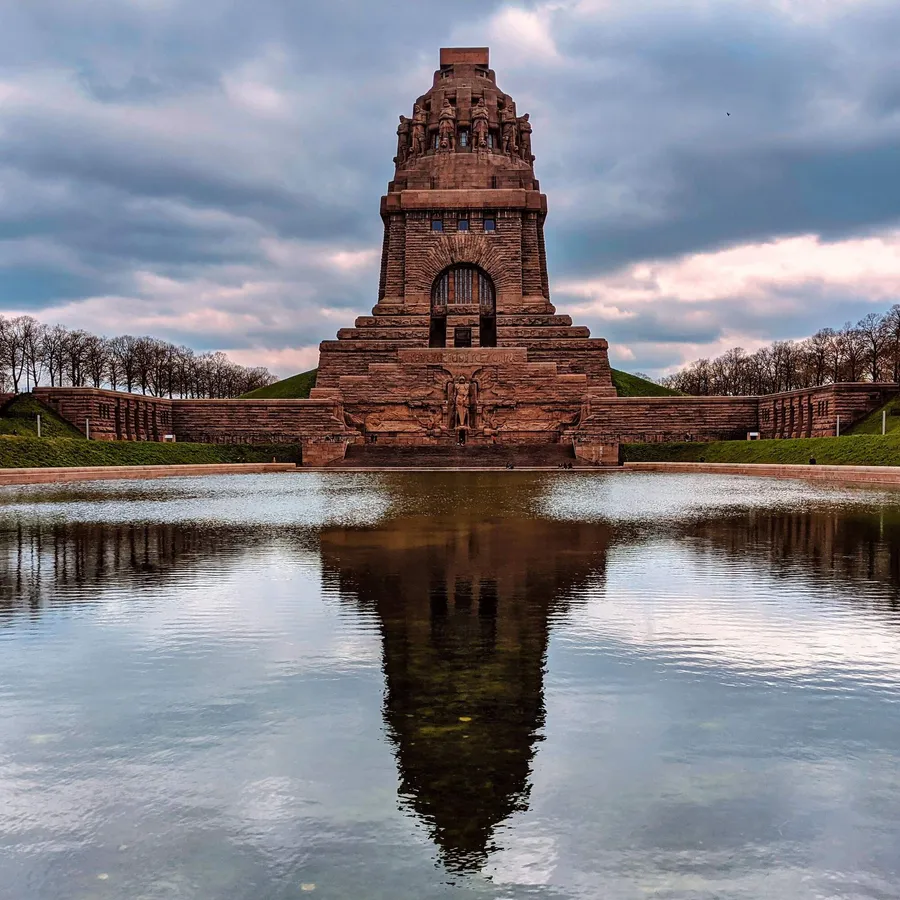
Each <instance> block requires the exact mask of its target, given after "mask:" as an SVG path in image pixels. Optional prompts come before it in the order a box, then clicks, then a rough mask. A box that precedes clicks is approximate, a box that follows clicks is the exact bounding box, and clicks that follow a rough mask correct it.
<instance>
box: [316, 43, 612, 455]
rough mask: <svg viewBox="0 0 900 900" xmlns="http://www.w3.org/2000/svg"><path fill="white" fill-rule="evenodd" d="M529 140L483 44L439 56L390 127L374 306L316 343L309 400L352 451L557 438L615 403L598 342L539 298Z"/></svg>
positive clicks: (539, 236) (537, 220)
mask: <svg viewBox="0 0 900 900" xmlns="http://www.w3.org/2000/svg"><path fill="white" fill-rule="evenodd" d="M531 136H532V125H531V122H530V118H529V116H528V114H524V115H521V116H520V115H517V111H516V106H515V102H514V100H513V99H512V97H510V96H509V95H508V94H505V93H503V92H502V91H501V90H500V89H499V88H498V87H497V82H496V76H495V74H494V71H493V70H492V69H491V68H490V60H489V54H488V50H487V48H450V49H443V50H441V57H440V68H439V69H438V70H437V71H436V72H435V74H434V81H433V84H432V87H431V89H430V90H429V91H427V92H426V93H425V94H423V95H422V96H421V97H418V98H417V99H416V101H415V103H414V104H413V106H412V116H411V117H407V116H401V118H400V125H399V127H398V129H397V140H398V147H397V155H396V157H395V159H394V162H395V171H394V178H393V180H392V181H391V182H390V184H389V185H388V190H387V194H386V195H385V196H384V197H382V200H381V218H382V220H383V222H384V243H383V250H382V258H381V276H380V283H379V290H378V303H377V304H376V306H375V307H374V309H373V310H372V315H370V316H362V317H360V318H359V319H357V321H356V324H355V327H353V328H343V329H341V331H340V332H339V333H338V335H337V340H334V341H324V342H323V343H322V344H321V347H320V362H319V374H318V380H317V387H316V388H315V390H314V392H313V394H312V397H313V398H321V399H325V398H333V399H335V400H339V401H340V402H341V403H342V404H343V409H344V414H345V422H346V424H347V425H348V427H350V428H353V429H354V430H355V431H356V432H358V434H359V437H360V440H362V441H369V442H374V441H377V442H378V444H379V445H380V446H383V445H384V444H386V443H387V444H390V443H396V444H407V445H408V444H423V445H433V444H453V443H456V442H457V441H458V440H459V432H460V431H464V432H465V441H466V443H467V444H472V443H475V444H478V443H490V444H496V443H504V442H506V443H517V444H530V443H547V442H551V443H560V442H565V443H568V442H570V441H571V437H572V430H573V428H574V427H575V426H577V424H578V422H579V420H580V417H581V416H582V413H583V411H585V410H588V409H589V408H590V403H591V401H592V400H594V401H596V400H599V399H601V398H608V397H614V396H615V391H614V389H613V386H612V382H611V380H610V370H609V362H608V359H607V343H606V341H605V340H602V339H597V338H591V337H590V333H589V331H588V329H587V328H584V327H579V326H573V325H572V320H571V319H570V318H569V316H566V315H560V314H558V313H557V312H556V310H555V309H554V307H553V304H552V303H551V302H550V291H549V278H548V275H547V259H546V252H545V249H544V222H545V219H546V217H547V198H546V196H545V195H544V194H542V193H541V192H540V185H539V183H538V180H537V178H536V177H535V174H534V168H533V163H534V156H533V155H532V144H531Z"/></svg>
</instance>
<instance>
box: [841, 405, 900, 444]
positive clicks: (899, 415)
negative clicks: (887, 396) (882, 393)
mask: <svg viewBox="0 0 900 900" xmlns="http://www.w3.org/2000/svg"><path fill="white" fill-rule="evenodd" d="M882 412H887V421H886V422H885V424H886V426H887V427H886V433H887V434H897V433H900V397H894V398H893V399H892V400H888V402H887V403H885V404H884V406H879V407H878V409H876V410H874V411H873V412H870V413H869V415H867V416H866V417H865V418H863V419H860V421H859V422H857V423H856V424H855V425H853V426H851V427H850V428H847V429H846V431H844V429H841V430H842V431H844V433H845V434H879V435H880V434H881V413H882Z"/></svg>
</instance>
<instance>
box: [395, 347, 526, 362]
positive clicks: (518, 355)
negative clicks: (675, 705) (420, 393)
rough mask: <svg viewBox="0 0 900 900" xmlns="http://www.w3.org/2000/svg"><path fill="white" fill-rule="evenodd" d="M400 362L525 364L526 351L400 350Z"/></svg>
mask: <svg viewBox="0 0 900 900" xmlns="http://www.w3.org/2000/svg"><path fill="white" fill-rule="evenodd" d="M398 352H399V355H400V362H401V363H407V364H410V365H426V366H440V365H445V364H447V365H457V366H466V365H480V364H488V365H489V364H493V365H507V364H509V363H525V362H527V361H528V351H527V350H526V349H525V348H524V347H504V348H503V349H495V348H493V347H472V348H471V349H466V350H452V349H451V350H445V349H443V348H439V347H436V348H433V349H428V350H400V351H398Z"/></svg>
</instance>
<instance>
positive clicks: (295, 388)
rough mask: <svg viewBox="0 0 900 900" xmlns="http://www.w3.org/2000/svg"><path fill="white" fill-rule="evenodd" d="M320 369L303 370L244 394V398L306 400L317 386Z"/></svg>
mask: <svg viewBox="0 0 900 900" xmlns="http://www.w3.org/2000/svg"><path fill="white" fill-rule="evenodd" d="M318 371H319V370H318V369H311V370H310V371H309V372H301V373H300V374H299V375H291V377H290V378H284V379H282V380H281V381H276V382H275V384H270V385H267V386H266V387H261V388H257V389H256V390H255V391H250V392H249V393H248V394H244V395H243V396H242V397H241V399H242V400H305V399H306V398H307V397H308V396H309V392H310V391H311V390H312V389H313V388H314V387H315V386H316V373H317V372H318Z"/></svg>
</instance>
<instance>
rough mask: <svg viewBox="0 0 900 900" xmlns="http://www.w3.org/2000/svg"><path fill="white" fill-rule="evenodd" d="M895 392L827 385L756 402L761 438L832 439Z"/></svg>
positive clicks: (860, 384)
mask: <svg viewBox="0 0 900 900" xmlns="http://www.w3.org/2000/svg"><path fill="white" fill-rule="evenodd" d="M897 391H898V386H897V385H896V384H890V383H880V384H874V383H865V382H855V383H846V384H828V385H823V386H822V387H818V388H811V389H806V390H800V391H786V392H785V393H782V394H770V395H769V396H766V397H760V399H759V420H760V422H759V424H760V437H763V438H792V437H833V436H834V435H835V434H836V433H837V420H838V416H840V419H841V430H842V431H843V430H845V429H847V428H848V427H849V426H850V425H852V424H853V423H854V422H856V421H858V420H859V419H861V418H863V417H864V416H865V415H867V414H868V413H870V412H872V410H874V409H877V408H878V407H879V406H882V405H883V404H884V403H886V402H887V401H888V399H889V398H890V397H892V396H894V395H895V394H896V393H897Z"/></svg>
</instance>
